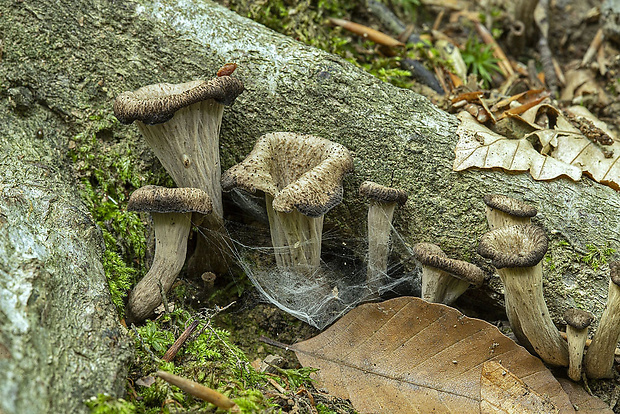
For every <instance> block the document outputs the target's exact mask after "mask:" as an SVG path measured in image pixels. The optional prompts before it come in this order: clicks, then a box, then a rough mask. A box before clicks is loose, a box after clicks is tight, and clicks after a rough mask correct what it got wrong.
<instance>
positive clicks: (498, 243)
mask: <svg viewBox="0 0 620 414" xmlns="http://www.w3.org/2000/svg"><path fill="white" fill-rule="evenodd" d="M547 245H548V240H547V235H546V234H545V231H544V230H543V229H542V228H540V227H538V226H534V225H532V224H527V225H519V226H506V227H501V228H499V229H495V230H493V231H490V232H488V233H485V234H484V235H483V236H482V238H481V239H480V244H479V245H478V254H479V255H480V256H482V257H486V258H487V259H491V260H492V261H493V266H495V267H496V268H498V269H503V268H506V267H531V266H535V265H536V264H538V262H540V261H541V260H542V258H543V257H544V256H545V253H547Z"/></svg>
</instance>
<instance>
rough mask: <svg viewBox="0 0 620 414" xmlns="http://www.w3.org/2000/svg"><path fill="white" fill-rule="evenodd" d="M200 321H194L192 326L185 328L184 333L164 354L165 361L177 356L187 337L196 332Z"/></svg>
mask: <svg viewBox="0 0 620 414" xmlns="http://www.w3.org/2000/svg"><path fill="white" fill-rule="evenodd" d="M198 323H199V321H194V322H192V324H191V325H190V326H188V327H187V328H185V330H184V331H183V333H182V334H181V335H180V336H179V337H178V338H177V340H176V341H174V343H173V344H172V346H171V347H170V348H168V350H167V351H166V353H165V354H164V356H163V358H162V359H163V360H164V361H166V362H170V361H172V359H173V358H174V357H175V356H176V354H177V352H179V349H181V347H182V346H183V344H184V343H185V341H187V338H189V336H190V335H191V334H192V332H194V329H196V327H197V326H198Z"/></svg>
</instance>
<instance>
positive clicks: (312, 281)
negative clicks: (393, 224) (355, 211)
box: [226, 193, 419, 329]
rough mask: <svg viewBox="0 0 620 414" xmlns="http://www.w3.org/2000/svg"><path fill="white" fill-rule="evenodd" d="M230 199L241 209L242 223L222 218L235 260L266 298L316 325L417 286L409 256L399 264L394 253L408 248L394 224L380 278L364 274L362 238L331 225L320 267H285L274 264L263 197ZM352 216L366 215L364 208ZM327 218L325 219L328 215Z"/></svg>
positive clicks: (365, 271) (325, 233) (365, 247)
mask: <svg viewBox="0 0 620 414" xmlns="http://www.w3.org/2000/svg"><path fill="white" fill-rule="evenodd" d="M233 199H234V202H235V204H237V205H238V206H240V207H241V209H242V210H243V212H244V213H243V217H244V222H243V223H242V222H240V221H236V220H228V221H227V222H226V228H227V230H228V233H229V236H230V243H231V246H230V247H231V249H230V250H231V251H232V252H233V255H234V258H233V260H234V261H235V262H236V263H237V265H239V266H240V267H241V268H242V269H243V271H244V272H245V274H246V275H247V277H248V278H249V279H250V280H251V281H252V283H253V284H254V286H255V287H256V289H257V290H258V291H259V292H260V294H261V295H262V296H263V297H264V298H265V299H266V300H267V301H269V302H271V303H273V304H274V305H276V306H277V307H279V308H280V309H282V310H284V311H285V312H287V313H289V314H291V315H293V316H295V317H296V318H298V319H301V320H302V321H304V322H306V323H308V324H310V325H312V326H314V327H317V328H319V329H324V328H325V327H326V326H328V325H329V324H331V323H332V322H334V321H335V320H336V319H338V318H339V317H341V316H342V315H344V314H345V313H346V312H347V311H349V310H350V309H352V308H354V307H355V306H356V305H358V304H359V303H361V302H365V301H371V300H378V299H379V297H381V298H389V297H394V296H398V295H411V294H415V293H416V291H419V287H418V286H416V284H417V276H416V275H417V273H418V272H417V271H416V270H415V269H413V267H414V264H413V261H411V262H410V263H403V262H402V261H401V260H400V259H399V257H400V256H401V255H399V254H395V252H396V251H398V252H401V253H402V252H407V251H409V248H408V246H407V245H406V244H405V243H404V240H403V239H402V238H401V237H400V236H399V234H398V232H397V231H396V230H395V229H393V228H392V246H391V254H390V260H389V261H388V269H387V271H386V272H385V273H382V274H380V275H379V276H378V277H377V279H378V280H368V279H367V269H366V258H367V241H366V238H359V239H352V238H343V237H342V235H341V234H340V233H339V232H337V231H335V230H329V226H326V230H325V231H324V232H323V242H322V254H321V265H320V267H319V269H316V270H314V271H312V272H302V271H299V272H298V271H295V270H292V269H287V270H284V269H280V268H278V267H277V265H276V260H275V252H274V249H273V247H271V239H270V234H269V225H268V223H267V216H266V213H265V210H264V207H263V206H261V204H262V203H264V200H263V199H261V198H254V197H251V196H248V195H246V194H243V195H242V194H241V193H239V194H236V195H235V196H233ZM356 217H357V218H356V219H357V220H364V221H365V219H366V217H365V215H364V213H363V212H362V211H360V214H359V215H356ZM326 220H327V221H326V223H327V224H328V223H329V219H328V218H327V219H326ZM364 226H365V223H364ZM404 256H405V257H406V256H408V255H407V254H405V255H404ZM370 286H372V287H373V288H372V289H374V291H372V290H371V288H370Z"/></svg>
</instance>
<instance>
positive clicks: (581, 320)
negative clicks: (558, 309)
mask: <svg viewBox="0 0 620 414" xmlns="http://www.w3.org/2000/svg"><path fill="white" fill-rule="evenodd" d="M564 320H565V321H566V323H567V324H568V325H570V326H572V327H573V328H575V329H578V330H582V329H585V328H587V327H588V326H590V324H591V323H592V321H594V315H593V314H592V313H590V312H588V311H584V310H581V309H577V308H570V309H567V310H566V312H564Z"/></svg>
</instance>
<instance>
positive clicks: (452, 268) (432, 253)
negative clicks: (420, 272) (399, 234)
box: [413, 243, 484, 287]
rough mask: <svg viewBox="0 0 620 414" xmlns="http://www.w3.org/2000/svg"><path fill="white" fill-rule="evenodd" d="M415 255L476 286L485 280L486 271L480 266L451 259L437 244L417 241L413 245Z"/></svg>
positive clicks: (421, 260) (422, 260)
mask: <svg viewBox="0 0 620 414" xmlns="http://www.w3.org/2000/svg"><path fill="white" fill-rule="evenodd" d="M413 255H414V256H415V258H416V259H417V260H418V261H419V262H420V263H422V264H423V265H425V266H431V267H434V268H436V269H440V270H443V271H444V272H446V273H449V274H451V275H452V276H454V277H456V278H457V279H461V280H465V281H467V282H469V283H470V284H472V285H474V286H475V287H480V286H481V285H482V283H483V282H484V272H483V271H482V270H481V269H480V268H479V267H478V266H476V265H474V264H471V263H468V262H465V261H463V260H456V259H450V258H449V257H448V256H446V254H445V253H444V252H443V251H442V250H441V248H440V247H439V246H437V245H435V244H432V243H417V244H416V245H415V246H413Z"/></svg>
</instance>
